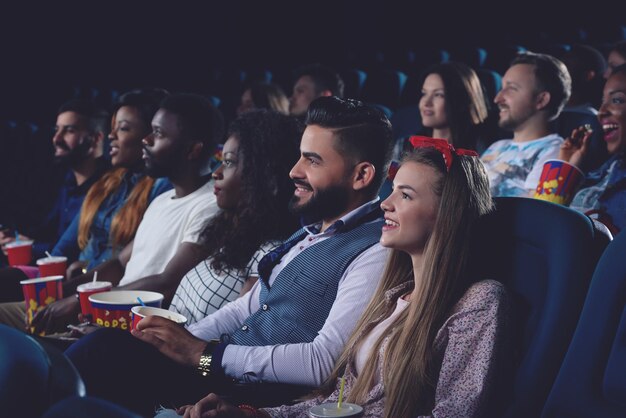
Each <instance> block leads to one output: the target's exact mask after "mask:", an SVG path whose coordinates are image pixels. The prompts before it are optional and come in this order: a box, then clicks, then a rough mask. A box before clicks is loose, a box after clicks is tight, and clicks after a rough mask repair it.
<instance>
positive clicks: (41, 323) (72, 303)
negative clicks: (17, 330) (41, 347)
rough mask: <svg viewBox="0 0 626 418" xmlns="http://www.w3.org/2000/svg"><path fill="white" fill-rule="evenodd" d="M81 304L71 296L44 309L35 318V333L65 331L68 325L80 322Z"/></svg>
mask: <svg viewBox="0 0 626 418" xmlns="http://www.w3.org/2000/svg"><path fill="white" fill-rule="evenodd" d="M79 313H80V302H79V301H78V299H76V297H75V296H73V295H72V296H69V297H66V298H64V299H61V300H57V301H56V302H52V303H51V304H50V305H48V306H46V307H44V308H43V309H42V310H41V311H39V312H37V313H36V314H35V317H34V318H33V323H32V324H31V326H32V327H34V328H35V329H34V333H35V334H39V333H40V332H42V331H43V332H45V333H52V332H57V331H64V330H65V328H66V327H67V325H68V324H71V323H76V322H77V321H78V314H79Z"/></svg>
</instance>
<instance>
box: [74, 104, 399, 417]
mask: <svg viewBox="0 0 626 418" xmlns="http://www.w3.org/2000/svg"><path fill="white" fill-rule="evenodd" d="M306 124H307V127H306V129H305V131H304V134H303V136H302V141H301V145H300V150H301V158H300V160H299V161H298V162H297V163H296V165H295V166H294V167H293V169H292V171H291V173H290V175H291V177H292V179H293V181H294V184H295V186H296V189H295V191H294V196H293V199H292V201H291V204H290V206H291V209H292V210H293V211H295V212H296V213H299V214H301V215H302V217H303V219H306V226H304V227H303V228H302V229H300V230H299V231H297V232H296V233H295V234H294V235H293V236H292V237H290V238H289V239H288V240H287V241H285V242H284V243H283V244H282V245H281V246H279V247H277V248H276V249H275V250H273V251H271V252H270V253H268V254H267V255H266V256H265V257H264V258H263V259H262V260H261V261H260V263H259V266H258V271H259V276H260V277H259V280H258V281H257V283H256V284H255V285H254V286H253V287H252V289H251V290H250V291H249V292H248V293H246V294H245V295H243V296H242V297H241V298H239V299H237V300H235V301H233V302H231V303H229V304H227V305H225V306H224V307H222V308H221V309H220V310H218V311H217V312H215V313H213V314H211V315H209V316H207V317H206V318H204V319H203V320H200V321H199V322H197V323H195V324H193V325H192V326H190V327H189V328H188V329H187V330H186V329H185V328H183V327H180V326H178V325H176V324H174V323H173V322H172V321H168V320H167V319H164V318H158V317H149V318H146V319H144V320H142V321H141V322H140V324H139V325H138V328H137V329H136V330H134V331H133V332H132V335H131V334H128V333H123V332H119V331H116V330H109V329H104V330H99V331H96V332H94V333H92V334H90V335H88V336H87V337H85V338H83V339H82V340H81V341H79V342H78V343H76V344H75V345H74V346H72V347H71V348H70V349H69V350H68V351H67V354H68V356H69V357H70V359H71V360H72V361H73V362H74V364H75V365H76V367H77V368H78V370H79V372H80V374H81V376H82V377H83V380H84V381H85V383H86V386H87V391H88V392H89V394H90V395H94V396H98V397H102V398H106V399H110V400H113V401H115V402H118V403H122V404H124V405H125V406H127V407H129V408H131V409H134V410H136V411H140V412H142V413H145V414H149V413H150V411H152V412H154V409H153V408H154V406H155V405H156V404H158V403H159V402H160V403H161V404H164V405H182V404H184V403H191V402H195V401H197V400H198V399H200V398H201V397H202V396H204V395H206V394H207V393H209V392H211V391H215V392H217V393H229V394H231V395H233V396H236V397H243V398H244V399H245V395H242V393H241V391H240V390H239V386H232V382H233V381H237V382H274V383H286V384H291V385H294V384H295V385H305V386H319V385H320V384H321V383H322V382H323V381H324V380H325V379H326V378H327V377H328V375H329V374H330V372H331V370H332V368H333V366H334V364H335V361H336V360H337V358H338V356H339V355H340V353H341V351H342V350H343V346H344V345H345V343H346V340H347V339H348V337H349V335H350V334H351V332H352V330H353V329H354V327H355V325H356V322H357V320H358V319H359V317H360V316H361V313H362V311H363V309H364V308H365V306H366V305H367V303H368V301H369V299H370V298H371V297H372V295H373V293H374V291H375V289H376V287H377V286H378V282H379V280H380V278H381V276H382V272H383V268H384V265H385V262H386V258H387V251H386V250H385V249H384V248H383V247H382V246H381V245H380V244H379V242H378V241H379V239H380V234H381V229H382V225H383V219H382V217H381V216H382V213H381V210H380V207H379V201H378V197H377V194H378V190H379V188H380V185H381V184H382V181H383V179H384V178H385V177H386V173H387V168H388V164H389V159H390V156H391V148H392V135H391V124H390V123H389V120H388V119H387V118H386V117H385V116H384V115H383V114H382V113H381V112H380V111H378V110H377V109H374V108H372V107H370V106H366V105H364V104H362V103H361V102H358V101H354V100H342V99H339V98H337V97H322V98H319V99H317V100H315V101H313V102H312V104H311V106H310V108H309V111H308V115H307V120H306ZM155 348H156V349H155ZM105 353H106V354H105ZM96 358H97V359H98V361H93V359H96ZM109 360H110V361H109ZM108 376H115V381H116V383H115V384H111V382H110V381H108V379H107V377H108ZM137 387H141V388H142V390H141V391H139V393H138V391H137V390H135V388H137ZM285 390H286V388H285V387H281V388H280V389H275V388H274V391H273V393H274V395H275V396H276V395H280V394H284V393H288V392H285ZM263 402H271V401H270V400H269V399H265V400H264V401H263Z"/></svg>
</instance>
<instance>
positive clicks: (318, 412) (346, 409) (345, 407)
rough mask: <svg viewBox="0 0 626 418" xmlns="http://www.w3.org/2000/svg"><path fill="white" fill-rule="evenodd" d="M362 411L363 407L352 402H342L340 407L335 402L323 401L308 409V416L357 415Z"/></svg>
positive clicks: (322, 417)
mask: <svg viewBox="0 0 626 418" xmlns="http://www.w3.org/2000/svg"><path fill="white" fill-rule="evenodd" d="M362 413H363V408H362V407H360V406H359V405H357V404H353V403H342V404H341V408H337V402H333V403H323V404H321V405H315V406H313V407H311V409H309V417H312V418H326V417H358V416H360V415H361V414H362Z"/></svg>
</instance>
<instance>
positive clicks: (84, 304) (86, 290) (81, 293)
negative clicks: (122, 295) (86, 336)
mask: <svg viewBox="0 0 626 418" xmlns="http://www.w3.org/2000/svg"><path fill="white" fill-rule="evenodd" d="M112 288H113V284H112V283H111V282H89V283H84V284H81V285H80V286H78V287H77V288H76V292H78V300H79V301H80V312H81V313H82V314H83V318H85V319H89V320H91V319H93V312H92V310H91V302H89V296H91V295H95V294H96V293H101V292H109V291H110V290H111V289H112Z"/></svg>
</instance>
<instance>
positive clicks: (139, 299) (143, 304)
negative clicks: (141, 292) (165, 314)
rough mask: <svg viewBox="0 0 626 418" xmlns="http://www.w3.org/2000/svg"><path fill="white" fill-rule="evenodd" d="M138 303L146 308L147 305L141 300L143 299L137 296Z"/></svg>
mask: <svg viewBox="0 0 626 418" xmlns="http://www.w3.org/2000/svg"><path fill="white" fill-rule="evenodd" d="M137 302H139V303H140V304H141V306H146V304H145V303H143V300H141V298H140V297H139V296H137Z"/></svg>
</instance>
